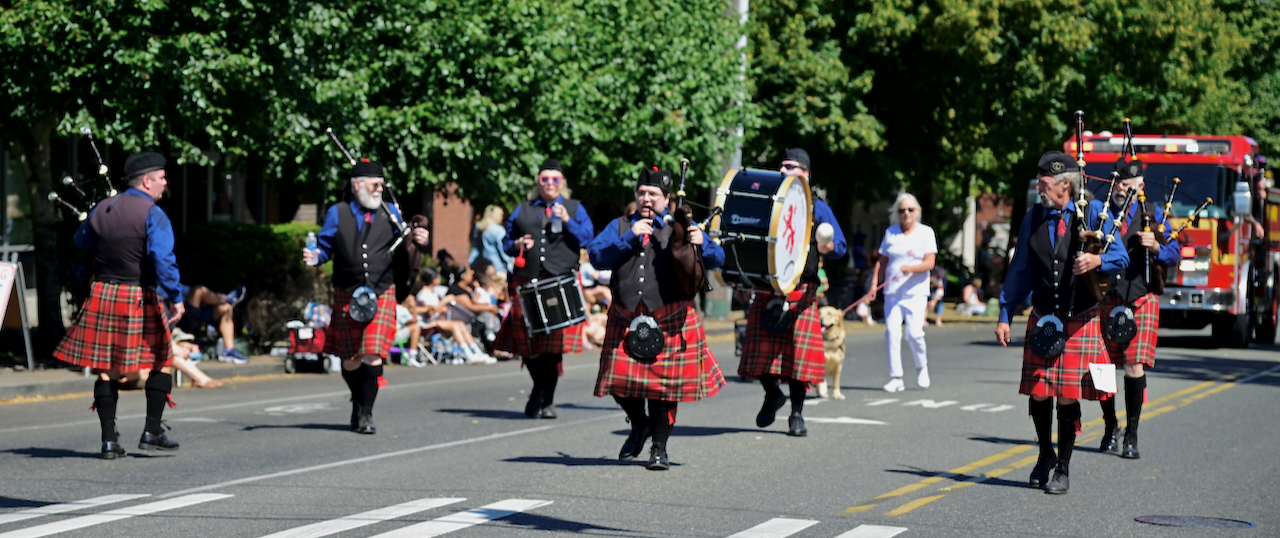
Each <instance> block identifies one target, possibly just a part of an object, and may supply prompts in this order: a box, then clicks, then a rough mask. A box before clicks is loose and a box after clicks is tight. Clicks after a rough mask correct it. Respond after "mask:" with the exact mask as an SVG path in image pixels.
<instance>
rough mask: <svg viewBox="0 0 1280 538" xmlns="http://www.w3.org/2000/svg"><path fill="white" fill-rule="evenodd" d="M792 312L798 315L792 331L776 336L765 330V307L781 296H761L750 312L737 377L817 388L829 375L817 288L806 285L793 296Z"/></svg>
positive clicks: (748, 312) (800, 287)
mask: <svg viewBox="0 0 1280 538" xmlns="http://www.w3.org/2000/svg"><path fill="white" fill-rule="evenodd" d="M797 292H799V298H798V299H796V300H794V301H792V306H791V308H792V311H793V312H794V311H799V314H798V315H797V316H796V319H795V322H794V323H792V324H791V327H790V328H789V329H788V330H786V331H784V332H782V333H780V334H773V333H770V332H769V331H767V330H765V329H764V324H763V318H764V314H765V306H766V305H767V304H768V303H769V301H771V300H773V299H774V298H776V297H780V296H779V295H774V294H773V293H768V292H765V293H761V294H759V295H757V296H756V298H755V301H753V302H752V303H751V307H750V309H749V310H748V311H747V334H746V336H745V337H744V338H743V343H742V359H741V360H740V361H739V363H738V375H740V376H742V377H745V378H752V379H754V378H759V377H760V376H762V375H775V376H778V377H781V378H784V379H788V380H794V381H801V382H804V383H808V384H810V385H816V384H818V383H821V382H822V381H823V377H824V376H825V375H826V368H827V361H826V355H825V354H824V353H823V350H822V322H821V320H819V319H818V302H817V298H818V284H817V283H815V282H803V283H801V284H800V286H799V287H797V288H796V291H794V292H792V294H793V295H792V297H793V298H794V294H796V293H797Z"/></svg>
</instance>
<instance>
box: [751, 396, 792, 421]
mask: <svg viewBox="0 0 1280 538" xmlns="http://www.w3.org/2000/svg"><path fill="white" fill-rule="evenodd" d="M786 404H787V395H786V394H783V393H782V391H778V392H776V393H773V394H770V393H768V392H766V393H764V405H761V406H760V413H758V414H756V426H759V427H761V428H765V427H768V426H769V425H770V424H773V420H774V418H776V417H777V414H778V410H779V409H782V406H784V405H786Z"/></svg>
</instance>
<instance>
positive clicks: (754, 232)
mask: <svg viewBox="0 0 1280 538" xmlns="http://www.w3.org/2000/svg"><path fill="white" fill-rule="evenodd" d="M716 207H718V208H720V210H721V214H720V215H718V216H716V217H715V218H714V219H712V221H711V224H710V232H709V233H710V234H711V236H712V240H714V241H716V242H717V243H719V244H721V245H722V246H724V250H725V262H724V267H722V268H721V270H720V274H719V276H718V278H719V280H720V282H721V283H727V284H728V285H730V286H740V287H749V288H759V289H765V288H767V289H772V290H773V291H774V292H776V293H790V292H791V291H792V290H795V289H796V286H797V285H799V284H800V278H801V277H802V276H803V274H804V265H805V262H806V261H807V260H808V257H809V238H810V237H811V234H812V233H813V230H812V228H813V219H812V214H813V197H812V194H810V192H809V182H808V181H807V180H805V178H804V177H803V176H789V175H786V174H783V173H782V172H777V171H773V170H757V169H754V168H747V169H743V170H729V172H728V173H727V174H725V176H724V180H722V181H721V182H720V187H719V188H718V189H716Z"/></svg>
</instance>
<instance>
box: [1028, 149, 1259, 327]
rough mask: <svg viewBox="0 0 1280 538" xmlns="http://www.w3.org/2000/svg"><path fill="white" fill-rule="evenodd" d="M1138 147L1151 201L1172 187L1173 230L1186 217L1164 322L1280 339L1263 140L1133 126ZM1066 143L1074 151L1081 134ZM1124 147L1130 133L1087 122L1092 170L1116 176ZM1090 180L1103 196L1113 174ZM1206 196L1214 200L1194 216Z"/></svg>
mask: <svg viewBox="0 0 1280 538" xmlns="http://www.w3.org/2000/svg"><path fill="white" fill-rule="evenodd" d="M1133 146H1134V150H1135V151H1136V153H1137V158H1139V159H1141V160H1142V162H1143V163H1145V164H1146V174H1145V176H1144V178H1145V183H1146V186H1145V188H1144V190H1145V193H1146V197H1147V203H1149V204H1153V205H1156V206H1158V207H1160V209H1161V210H1163V209H1164V208H1165V204H1166V201H1167V200H1168V197H1169V194H1170V192H1171V191H1174V192H1175V194H1174V199H1173V204H1172V211H1170V213H1171V214H1170V215H1169V220H1168V223H1167V224H1166V229H1168V230H1172V231H1177V230H1178V229H1179V228H1183V224H1184V223H1185V224H1186V226H1185V228H1183V229H1182V231H1181V232H1180V233H1179V234H1178V244H1179V245H1180V246H1181V252H1180V253H1181V255H1182V259H1181V262H1180V263H1179V264H1178V266H1177V267H1176V268H1169V271H1168V273H1167V276H1166V280H1165V290H1164V294H1163V295H1161V296H1160V327H1161V328H1171V329H1203V328H1204V327H1206V326H1212V333H1213V341H1214V342H1218V343H1219V344H1220V345H1223V346H1226V347H1234V348H1243V347H1246V346H1248V344H1249V343H1250V342H1251V341H1252V342H1258V343H1263V344H1270V343H1273V342H1275V339H1276V321H1277V311H1280V308H1278V306H1280V305H1278V304H1277V301H1280V293H1277V289H1280V274H1278V273H1280V189H1275V188H1271V186H1272V185H1273V182H1272V181H1271V179H1272V175H1271V171H1270V170H1268V169H1267V168H1266V158H1265V157H1264V156H1262V155H1259V154H1258V143H1257V142H1255V141H1254V140H1253V139H1252V138H1249V137H1247V136H1200V135H1188V136H1167V135H1162V136H1155V135H1134V138H1133ZM1063 147H1064V149H1065V150H1066V152H1067V153H1068V154H1070V155H1075V154H1076V142H1075V140H1074V139H1073V140H1068V141H1067V142H1065V143H1064V145H1063ZM1124 151H1125V137H1124V136H1123V135H1112V134H1111V133H1109V132H1106V131H1103V132H1100V133H1097V134H1094V133H1090V132H1088V131H1086V132H1085V136H1084V159H1085V174H1087V175H1089V176H1094V177H1101V178H1108V179H1109V178H1110V177H1111V172H1112V170H1113V169H1114V167H1115V162H1116V160H1117V159H1119V158H1120V157H1121V155H1123V152H1124ZM1174 178H1178V179H1179V181H1180V183H1179V185H1178V187H1177V189H1176V191H1175V190H1174V189H1173V185H1174ZM1087 183H1088V188H1089V189H1090V190H1091V191H1093V192H1094V195H1095V197H1096V198H1098V199H1104V200H1105V198H1106V196H1107V187H1108V186H1109V185H1108V184H1107V183H1106V182H1102V181H1088V182H1087ZM1033 188H1034V186H1033ZM1206 199H1212V200H1213V202H1212V203H1211V204H1210V205H1209V206H1208V207H1207V208H1205V209H1204V210H1203V211H1202V212H1200V213H1199V215H1198V216H1197V217H1196V218H1189V217H1190V216H1191V215H1192V213H1194V211H1195V209H1196V207H1197V206H1199V205H1201V204H1202V203H1203V202H1204V201H1205V200H1206ZM1259 232H1261V233H1259ZM1133 263H1137V262H1133Z"/></svg>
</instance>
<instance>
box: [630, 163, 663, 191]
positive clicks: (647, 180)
mask: <svg viewBox="0 0 1280 538" xmlns="http://www.w3.org/2000/svg"><path fill="white" fill-rule="evenodd" d="M645 185H649V186H652V187H657V188H659V189H662V192H663V193H670V192H671V172H668V171H666V170H659V169H658V167H657V166H653V167H647V168H642V169H640V180H639V181H637V182H636V189H637V190H638V189H639V188H640V187H643V186H645Z"/></svg>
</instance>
